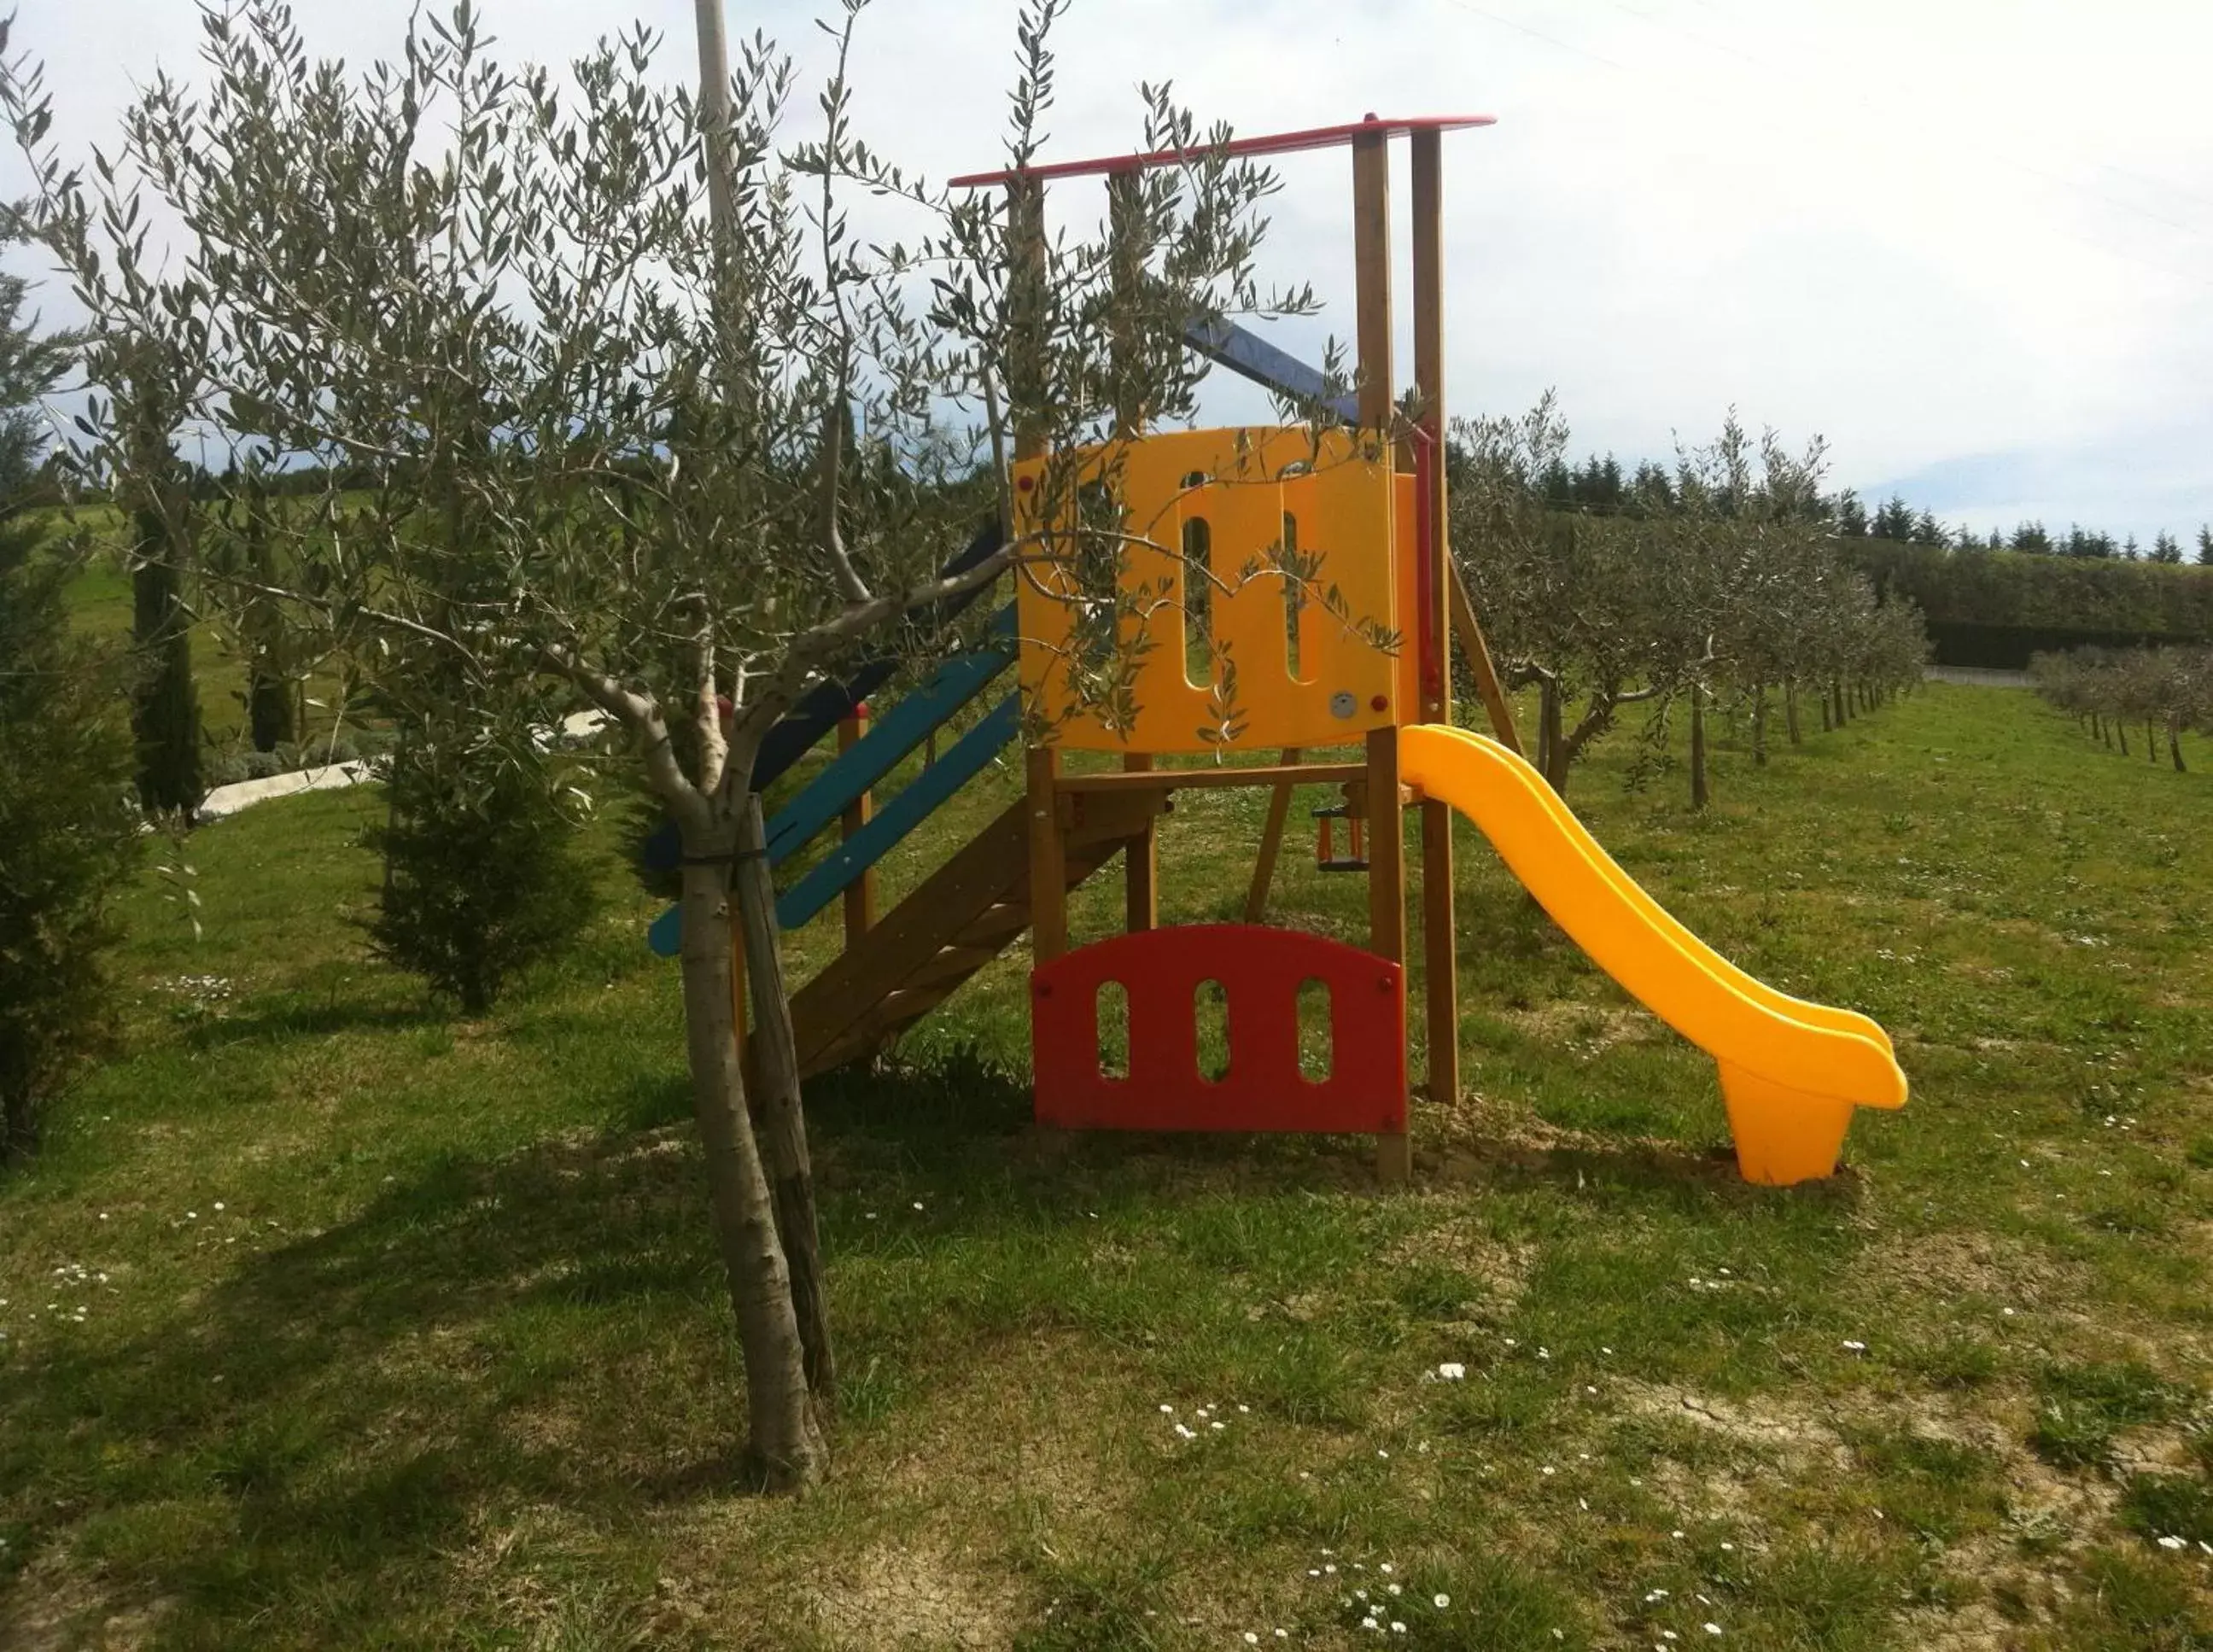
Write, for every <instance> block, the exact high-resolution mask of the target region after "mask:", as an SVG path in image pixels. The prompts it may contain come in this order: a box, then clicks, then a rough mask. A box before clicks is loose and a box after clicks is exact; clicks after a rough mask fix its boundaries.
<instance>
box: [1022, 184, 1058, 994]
mask: <svg viewBox="0 0 2213 1652" xmlns="http://www.w3.org/2000/svg"><path fill="white" fill-rule="evenodd" d="M1007 231H1008V239H1009V248H1010V255H1011V257H1012V259H1013V268H1012V269H1011V270H1010V271H1009V293H1008V303H1009V308H1011V309H1012V311H1013V314H1012V316H1011V318H1010V319H1011V321H1012V326H1010V327H1009V332H1010V333H1011V334H1012V335H1013V336H1012V339H1011V342H1010V347H1009V353H1008V362H1007V377H1008V399H1009V402H1010V403H1012V405H1011V406H1010V407H1009V410H1008V411H1009V412H1010V413H1011V414H1012V415H1013V418H1014V424H1015V458H1016V459H1017V460H1023V459H1035V458H1036V457H1038V456H1039V454H1042V453H1043V452H1044V451H1045V426H1044V420H1043V413H1042V410H1041V407H1040V398H1041V397H1042V395H1043V394H1044V387H1043V383H1042V380H1041V377H1040V375H1039V368H1038V357H1039V351H1040V349H1041V345H1042V340H1041V339H1040V338H1039V327H1040V326H1041V325H1042V322H1041V319H1040V318H1041V317H1042V315H1043V311H1044V299H1045V294H1044V283H1045V274H1046V249H1045V186H1043V185H1042V184H1039V183H1038V182H1036V181H1035V180H1016V181H1015V182H1013V183H1011V184H1009V185H1008V186H1007ZM1023 775H1024V779H1025V782H1026V783H1027V788H1028V796H1027V801H1026V803H1025V808H1024V814H1025V815H1026V817H1027V824H1028V827H1029V897H1030V898H1029V907H1030V955H1031V960H1032V961H1033V963H1038V964H1044V963H1050V962H1051V961H1052V960H1054V959H1056V958H1058V957H1059V956H1060V955H1061V954H1063V953H1064V952H1066V951H1067V950H1068V844H1067V839H1066V838H1064V836H1063V835H1062V832H1061V829H1060V797H1059V789H1060V751H1059V748H1058V747H1052V746H1033V747H1030V748H1029V750H1028V752H1027V755H1026V758H1025V760H1024V765H1023Z"/></svg>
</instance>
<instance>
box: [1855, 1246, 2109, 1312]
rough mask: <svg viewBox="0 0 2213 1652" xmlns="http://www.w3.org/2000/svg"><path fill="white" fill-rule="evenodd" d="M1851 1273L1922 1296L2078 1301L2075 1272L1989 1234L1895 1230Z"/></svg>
mask: <svg viewBox="0 0 2213 1652" xmlns="http://www.w3.org/2000/svg"><path fill="white" fill-rule="evenodd" d="M1854 1271H1855V1272H1856V1273H1858V1274H1861V1275H1862V1276H1863V1277H1866V1278H1868V1279H1869V1280H1871V1281H1876V1282H1880V1283H1882V1284H1884V1285H1887V1286H1893V1287H1899V1286H1903V1287H1905V1288H1908V1289H1910V1290H1911V1294H1912V1295H1915V1296H1917V1297H1921V1298H1923V1299H1924V1300H1928V1299H1935V1300H1950V1299H1953V1298H1956V1297H1960V1296H1982V1297H1988V1298H1990V1299H1992V1300H1994V1301H2003V1302H2006V1303H2008V1304H2010V1305H2017V1306H2020V1307H2024V1308H2039V1307H2043V1306H2045V1305H2046V1304H2060V1303H2065V1302H2070V1301H2080V1300H2081V1299H2082V1288H2083V1281H2082V1278H2081V1277H2080V1272H2079V1270H2076V1269H2075V1268H2072V1267H2070V1266H2069V1265H2066V1264H2064V1263H2063V1262H2060V1261H2059V1260H2058V1259H2056V1258H2054V1257H2052V1256H2051V1255H2049V1254H2048V1253H2044V1252H2041V1251H2039V1250H2035V1249H2033V1248H2031V1247H2028V1246H2026V1245H2022V1244H2019V1243H2017V1242H2015V1241H2009V1240H2004V1239H2000V1238H1998V1237H1997V1236H1996V1235H1994V1234H1980V1233H1937V1234H1893V1235H1886V1236H1883V1237H1880V1238H1878V1239H1876V1240H1875V1242H1874V1243H1873V1244H1871V1245H1870V1246H1869V1248H1868V1250H1867V1253H1865V1255H1864V1256H1863V1257H1862V1259H1861V1260H1860V1262H1859V1263H1858V1264H1857V1265H1856V1267H1855V1269H1854Z"/></svg>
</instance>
